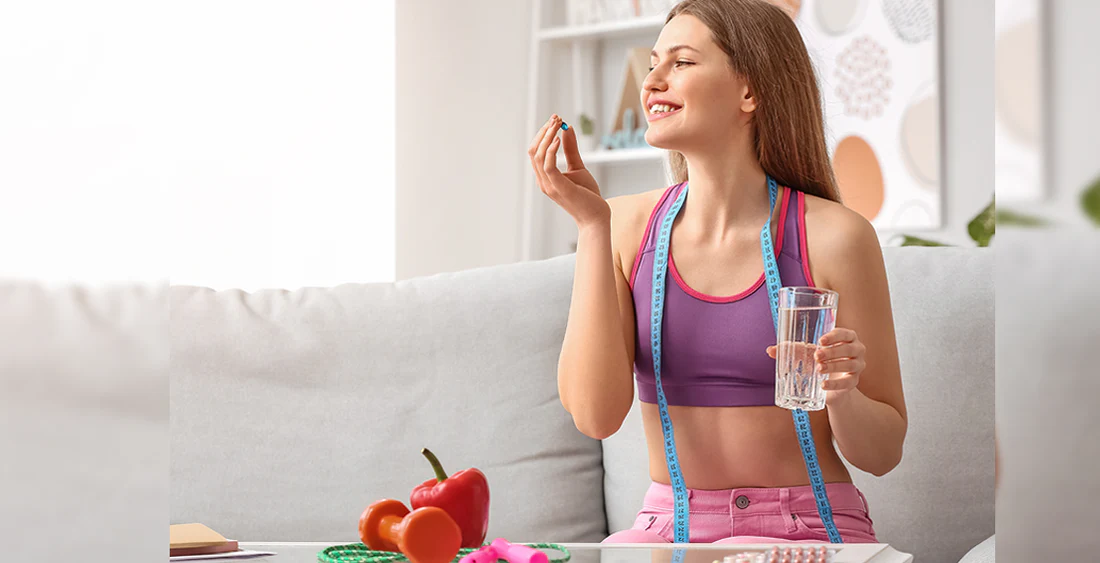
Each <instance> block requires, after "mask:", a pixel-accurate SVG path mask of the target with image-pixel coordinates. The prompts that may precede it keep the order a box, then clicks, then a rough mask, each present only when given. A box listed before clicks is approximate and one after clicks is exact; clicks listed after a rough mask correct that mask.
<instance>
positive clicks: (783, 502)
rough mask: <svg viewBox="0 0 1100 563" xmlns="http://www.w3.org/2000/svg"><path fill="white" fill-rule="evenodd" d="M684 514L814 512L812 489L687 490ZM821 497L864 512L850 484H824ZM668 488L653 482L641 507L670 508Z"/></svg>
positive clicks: (862, 502)
mask: <svg viewBox="0 0 1100 563" xmlns="http://www.w3.org/2000/svg"><path fill="white" fill-rule="evenodd" d="M687 492H688V511H689V512H692V513H696V514H698V513H705V512H709V513H722V514H731V513H734V514H741V515H749V514H796V513H816V512H817V501H816V500H815V499H814V490H813V487H811V486H809V485H805V486H801V487H776V488H741V489H721V490H710V489H688V490H687ZM825 494H826V495H827V496H828V497H829V506H830V507H831V508H832V509H833V510H834V511H836V510H855V511H860V512H866V511H867V510H868V507H867V503H866V502H867V501H866V498H865V497H864V496H863V493H861V492H860V491H859V489H858V488H856V486H855V485H853V484H852V483H826V484H825ZM674 500H675V499H674V494H673V490H672V486H671V485H666V484H664V483H656V482H653V483H651V484H650V486H649V490H648V491H646V494H645V499H644V500H643V501H642V504H643V506H644V507H645V508H648V509H650V510H667V511H669V512H672V511H673V509H674V506H675V505H674Z"/></svg>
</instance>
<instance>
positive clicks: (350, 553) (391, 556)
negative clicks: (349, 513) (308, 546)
mask: <svg viewBox="0 0 1100 563" xmlns="http://www.w3.org/2000/svg"><path fill="white" fill-rule="evenodd" d="M485 545H488V544H485ZM519 545H525V546H527V547H531V548H534V549H552V550H554V551H558V552H560V553H561V554H562V557H560V558H558V559H551V560H550V563H566V561H569V558H570V557H571V555H570V554H569V550H568V549H565V548H564V547H562V546H560V545H558V544H556V543H525V544H519ZM478 549H480V548H478ZM475 551H477V549H473V548H464V549H460V550H459V551H458V555H456V556H455V558H454V560H453V561H452V563H458V561H459V560H460V559H462V558H463V557H465V556H467V555H469V554H471V553H473V552H475ZM317 561H319V562H320V563H389V562H391V561H408V558H406V557H405V555H404V554H401V553H396V552H393V551H378V550H374V549H367V546H365V545H363V544H361V543H353V544H347V545H334V546H332V547H328V548H325V549H324V550H323V551H321V552H320V553H318V554H317Z"/></svg>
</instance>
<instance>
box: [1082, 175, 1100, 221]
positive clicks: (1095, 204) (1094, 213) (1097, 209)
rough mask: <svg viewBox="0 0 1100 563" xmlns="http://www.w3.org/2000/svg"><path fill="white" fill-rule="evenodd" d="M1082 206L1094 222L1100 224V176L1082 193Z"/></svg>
mask: <svg viewBox="0 0 1100 563" xmlns="http://www.w3.org/2000/svg"><path fill="white" fill-rule="evenodd" d="M1081 207H1082V208H1083V209H1084V210H1085V215H1088V217H1089V219H1092V222H1093V223H1096V224H1097V225H1100V178H1097V179H1095V180H1093V182H1092V185H1091V186H1089V187H1087V188H1085V191H1084V193H1082V194H1081Z"/></svg>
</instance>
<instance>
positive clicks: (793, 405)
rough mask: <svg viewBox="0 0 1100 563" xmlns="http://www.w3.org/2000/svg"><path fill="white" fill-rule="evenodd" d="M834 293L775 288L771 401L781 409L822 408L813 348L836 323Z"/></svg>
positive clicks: (822, 394)
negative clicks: (776, 322) (776, 306)
mask: <svg viewBox="0 0 1100 563" xmlns="http://www.w3.org/2000/svg"><path fill="white" fill-rule="evenodd" d="M836 302H837V293H836V292H835V291H830V290H828V289H821V288H817V287H781V288H779V331H778V332H777V334H776V337H777V338H776V349H777V350H776V359H775V404H776V406H779V407H783V408H785V409H791V410H794V409H803V410H807V411H819V410H821V409H823V408H825V391H824V390H823V389H822V388H821V384H822V382H824V381H825V379H826V378H827V377H828V374H825V373H819V372H818V371H817V362H815V361H814V352H816V351H817V348H818V344H817V343H818V340H820V339H821V337H822V336H824V335H825V333H827V332H829V331H831V330H833V328H834V327H835V326H836Z"/></svg>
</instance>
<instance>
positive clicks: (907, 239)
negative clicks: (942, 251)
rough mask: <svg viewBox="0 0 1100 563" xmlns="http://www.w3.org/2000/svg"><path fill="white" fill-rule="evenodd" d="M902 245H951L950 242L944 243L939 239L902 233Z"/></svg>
mask: <svg viewBox="0 0 1100 563" xmlns="http://www.w3.org/2000/svg"><path fill="white" fill-rule="evenodd" d="M901 245H902V246H951V245H949V244H944V243H942V242H937V241H934V240H929V239H925V238H920V237H914V236H910V235H902V240H901Z"/></svg>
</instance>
